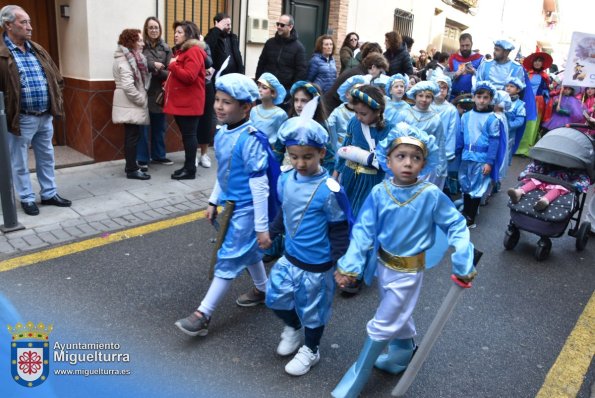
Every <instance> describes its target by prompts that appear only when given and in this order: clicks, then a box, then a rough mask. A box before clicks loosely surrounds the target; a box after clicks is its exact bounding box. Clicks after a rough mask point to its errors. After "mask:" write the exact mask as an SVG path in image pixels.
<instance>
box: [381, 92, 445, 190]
mask: <svg viewBox="0 0 595 398" xmlns="http://www.w3.org/2000/svg"><path fill="white" fill-rule="evenodd" d="M439 93H440V88H439V87H438V85H437V84H436V83H434V82H430V81H422V82H419V83H417V84H416V85H415V86H413V87H411V88H410V89H409V91H407V98H411V99H413V100H415V105H414V106H412V107H409V108H408V109H405V112H401V113H399V114H398V115H397V116H396V117H394V118H393V119H392V121H393V122H394V123H395V124H396V123H399V122H405V123H407V124H410V125H412V126H415V127H417V128H418V129H420V130H423V131H425V132H427V133H428V134H431V135H433V136H434V137H436V144H437V145H438V159H439V161H438V165H437V166H436V168H435V169H434V170H430V175H428V176H427V178H428V179H429V181H430V182H433V183H434V184H436V186H437V187H438V188H440V189H442V188H443V187H444V181H445V180H446V174H447V167H448V162H447V160H446V136H445V133H444V129H443V127H442V121H441V120H440V116H439V115H438V113H437V112H435V111H433V110H432V109H431V108H430V106H431V105H432V102H433V101H434V97H436V96H437V95H438V94H439Z"/></svg>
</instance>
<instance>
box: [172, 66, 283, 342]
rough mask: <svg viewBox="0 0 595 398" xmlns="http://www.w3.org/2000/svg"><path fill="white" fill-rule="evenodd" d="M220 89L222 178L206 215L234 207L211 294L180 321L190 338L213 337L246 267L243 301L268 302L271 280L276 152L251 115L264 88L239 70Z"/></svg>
mask: <svg viewBox="0 0 595 398" xmlns="http://www.w3.org/2000/svg"><path fill="white" fill-rule="evenodd" d="M215 88H216V90H217V92H216V94H215V105H214V108H215V114H216V116H217V119H218V120H219V123H221V124H222V127H221V128H220V129H219V131H218V132H217V134H216V135H215V156H216V157H217V164H218V169H217V179H216V180H215V186H214V188H213V192H212V193H211V196H210V198H209V206H208V208H207V212H206V216H207V218H208V219H209V220H210V221H211V223H213V222H214V221H215V219H216V217H217V206H218V205H225V206H232V204H231V203H230V202H233V203H234V205H233V206H234V208H233V213H232V215H231V219H230V222H229V229H228V230H227V233H226V234H225V238H224V241H223V243H222V246H221V248H220V249H219V251H218V252H217V263H216V265H215V276H214V278H213V281H212V282H211V286H210V287H209V290H208V291H207V294H206V295H205V297H204V299H203V301H202V302H201V303H200V306H199V307H198V308H197V310H196V311H194V312H193V313H191V314H190V315H189V316H188V317H186V318H183V319H180V320H178V321H177V322H176V323H175V325H176V326H177V327H178V328H179V329H180V330H181V331H182V332H184V333H186V334H187V335H189V336H206V335H207V333H208V326H209V322H210V320H211V315H212V313H213V312H214V311H215V308H216V307H217V304H218V303H219V302H220V301H221V299H222V298H223V297H224V296H225V294H226V293H227V291H228V290H229V288H230V286H231V282H232V281H233V280H234V279H235V278H236V277H237V276H238V275H240V273H241V272H242V271H244V269H246V268H247V269H248V271H249V273H250V275H251V276H252V279H253V281H254V285H255V287H253V288H252V289H251V290H250V291H249V292H248V293H246V294H243V295H242V296H240V297H239V298H238V300H237V301H236V302H237V304H238V305H241V306H253V305H257V304H261V303H264V298H265V290H266V283H267V276H266V271H265V268H264V265H263V263H262V260H261V258H262V251H261V249H264V248H265V247H268V246H270V244H271V240H270V237H269V226H268V203H267V202H268V196H269V181H268V177H267V168H268V166H269V156H270V155H269V154H268V153H267V149H269V148H268V145H267V141H266V137H265V136H264V134H262V133H260V132H258V131H257V130H256V129H255V128H254V127H253V126H252V123H251V122H250V120H249V119H248V114H249V112H250V108H251V106H252V103H253V102H254V101H256V99H257V98H258V88H257V87H256V84H255V83H254V81H252V79H249V78H248V77H246V76H244V75H241V74H239V73H230V74H227V75H224V76H221V77H219V78H218V79H217V81H216V83H215ZM259 134H261V136H257V135H259ZM277 167H278V166H277ZM271 183H274V182H271Z"/></svg>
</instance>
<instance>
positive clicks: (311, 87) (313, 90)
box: [273, 80, 335, 173]
mask: <svg viewBox="0 0 595 398" xmlns="http://www.w3.org/2000/svg"><path fill="white" fill-rule="evenodd" d="M289 94H290V95H291V106H290V108H289V112H287V114H288V115H289V117H294V116H299V115H300V114H301V113H302V109H304V107H305V106H306V104H307V103H308V102H310V101H312V100H313V99H314V98H316V97H320V96H321V95H322V91H321V90H320V87H318V86H317V85H315V84H313V83H310V82H307V81H305V80H299V81H297V82H295V83H294V84H293V85H292V86H291V88H290V89H289ZM327 119H328V112H327V110H326V106H325V105H324V103H323V102H322V101H318V106H317V108H316V112H315V113H314V120H316V121H317V122H318V123H320V124H321V125H322V126H323V127H324V128H325V129H326V130H327V131H328V127H327V125H326V120H327ZM273 149H274V151H275V156H276V157H277V160H278V161H279V163H283V160H284V159H283V158H284V155H285V146H284V145H283V144H281V142H279V140H277V142H276V143H275V145H274V147H273ZM285 163H287V162H285ZM322 166H323V167H324V168H325V169H326V170H327V171H328V172H329V173H332V172H333V170H334V169H335V150H334V149H333V148H332V145H331V143H330V141H329V142H328V143H327V144H326V155H325V156H324V160H323V161H322Z"/></svg>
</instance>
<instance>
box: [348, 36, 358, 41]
mask: <svg viewBox="0 0 595 398" xmlns="http://www.w3.org/2000/svg"><path fill="white" fill-rule="evenodd" d="M349 41H357V37H352V38H351V39H349Z"/></svg>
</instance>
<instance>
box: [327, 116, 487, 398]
mask: <svg viewBox="0 0 595 398" xmlns="http://www.w3.org/2000/svg"><path fill="white" fill-rule="evenodd" d="M435 141H436V140H435V137H433V136H432V135H429V134H427V133H426V132H424V131H422V130H419V129H417V128H415V127H412V126H409V125H408V124H406V123H399V124H398V125H397V126H396V127H395V128H394V129H393V130H391V132H390V133H389V135H388V137H386V139H385V140H383V141H381V142H380V144H379V145H378V147H377V148H376V155H377V158H378V162H379V163H380V165H381V166H382V168H384V169H385V170H386V172H387V174H388V175H389V176H391V177H392V178H391V179H388V178H387V179H385V180H384V181H382V183H380V184H378V185H376V186H375V187H374V188H373V189H372V192H371V193H370V196H368V198H367V199H366V202H365V204H364V206H363V207H362V209H361V212H360V216H359V218H358V220H357V222H356V224H355V226H354V227H353V231H352V234H351V242H350V244H349V249H348V250H347V253H346V254H345V255H344V256H343V257H341V258H340V259H339V262H338V264H337V272H336V273H335V280H336V282H337V284H338V285H339V286H342V285H346V284H349V283H351V282H352V281H353V280H354V278H357V277H360V276H361V274H362V273H365V280H366V283H368V284H369V283H371V282H372V279H373V276H374V275H375V274H376V275H377V278H378V287H379V293H380V304H379V305H378V308H377V309H376V313H375V315H374V318H372V319H371V320H370V321H369V322H368V324H367V327H366V330H367V337H366V341H365V342H364V346H363V348H362V351H361V352H360V355H359V357H358V359H357V361H356V362H355V363H354V364H353V366H351V368H349V370H347V372H346V373H345V375H344V376H343V378H342V379H341V381H340V382H339V384H338V385H337V386H336V387H335V389H334V390H333V392H332V395H333V396H334V397H341V398H344V397H357V396H358V395H359V393H360V392H361V391H362V389H363V387H364V386H365V384H366V381H367V380H368V378H369V377H370V374H371V372H372V367H373V366H375V367H376V368H378V369H381V370H384V371H386V372H389V373H392V374H398V373H400V372H403V371H404V370H405V369H406V368H407V366H408V364H409V361H410V360H411V357H412V356H413V352H414V350H415V344H414V342H413V337H414V336H415V335H416V329H415V324H414V322H413V318H412V313H413V310H414V309H415V305H416V303H417V299H418V297H419V293H420V290H421V285H422V280H423V270H424V269H425V268H426V267H427V268H430V267H432V266H434V265H435V264H437V263H438V262H439V261H440V258H441V255H442V254H443V253H440V250H436V251H435V252H434V253H432V251H430V249H431V248H432V247H433V246H434V245H435V240H436V237H437V228H440V229H441V230H442V231H443V232H444V233H445V235H446V236H447V240H448V244H449V245H450V246H453V247H454V248H455V252H454V253H453V254H452V255H451V259H452V272H453V274H454V276H455V277H456V280H455V282H458V283H463V284H465V286H467V287H468V286H469V285H468V282H470V281H471V280H472V279H473V278H474V277H475V274H476V272H475V267H474V266H473V244H472V243H471V242H470V240H469V230H468V229H467V226H466V225H465V219H464V218H463V216H462V215H461V213H459V211H458V210H457V209H456V207H455V206H454V204H453V203H452V202H451V200H450V199H449V198H448V197H447V196H446V195H445V194H444V193H442V191H441V190H440V189H438V188H437V187H436V186H435V185H434V184H432V183H430V182H427V181H425V180H423V179H421V178H420V175H424V174H426V175H427V173H428V172H429V171H430V170H431V169H432V168H433V167H436V165H437V162H438V153H437V152H438V148H437V146H436V143H435ZM439 239H440V238H439ZM442 239H443V238H442ZM436 246H441V245H439V244H437V245H436ZM370 247H373V248H374V251H375V254H376V253H377V256H374V257H373V258H370V257H369V256H368V252H369V248H370ZM426 252H428V253H426ZM367 261H369V264H368V265H367V266H366V262H367ZM364 270H365V271H364ZM387 345H388V353H386V354H384V355H380V353H381V352H382V351H383V350H384V348H385V347H386V346H387ZM379 355H380V356H379Z"/></svg>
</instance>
